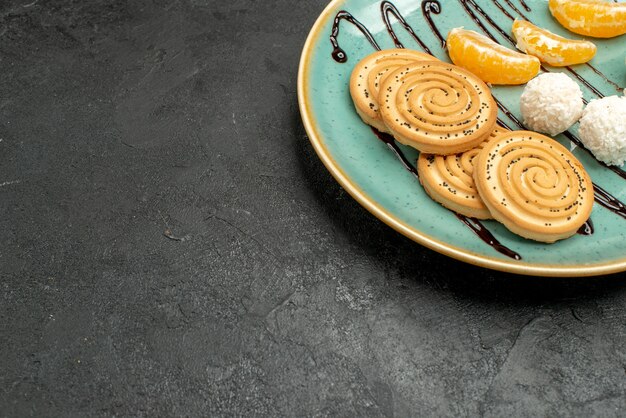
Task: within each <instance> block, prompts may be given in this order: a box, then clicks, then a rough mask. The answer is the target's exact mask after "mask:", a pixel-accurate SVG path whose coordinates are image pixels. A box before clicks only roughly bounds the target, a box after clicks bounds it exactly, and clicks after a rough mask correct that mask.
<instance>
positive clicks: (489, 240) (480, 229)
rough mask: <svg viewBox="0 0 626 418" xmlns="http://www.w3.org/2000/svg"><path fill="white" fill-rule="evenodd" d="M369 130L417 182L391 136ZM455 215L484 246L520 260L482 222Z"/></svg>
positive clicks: (417, 177)
mask: <svg viewBox="0 0 626 418" xmlns="http://www.w3.org/2000/svg"><path fill="white" fill-rule="evenodd" d="M371 129H372V132H374V134H375V135H376V137H377V138H378V139H380V140H381V141H382V142H383V143H385V145H387V146H388V147H389V149H391V151H393V153H394V154H395V155H396V157H398V159H399V160H400V162H401V163H402V165H403V166H404V168H406V169H407V170H408V171H409V172H410V173H411V174H413V176H414V177H415V178H416V179H417V180H418V181H419V173H418V172H417V169H416V168H415V166H414V165H413V164H411V163H410V162H409V160H408V159H407V158H406V155H404V153H403V152H402V150H401V149H400V147H399V146H398V144H396V141H395V139H394V138H393V136H391V135H389V134H386V133H383V132H380V131H379V130H378V129H376V128H371ZM455 215H456V217H457V218H459V220H460V221H461V222H463V223H464V224H465V225H466V226H467V227H468V228H469V229H471V230H472V232H474V233H475V234H476V235H477V236H478V237H479V238H480V239H481V240H483V241H484V242H485V243H486V244H488V245H489V246H491V247H492V248H493V249H494V250H496V251H497V252H499V253H500V254H504V255H506V256H507V257H511V258H513V259H515V260H521V259H522V256H521V255H519V254H518V253H516V252H515V251H513V250H511V249H510V248H508V247H506V246H504V245H502V244H501V243H500V241H498V240H497V239H496V237H494V236H493V234H492V233H491V232H489V230H488V229H487V228H485V226H484V225H483V224H482V222H480V221H479V220H478V219H476V218H470V217H468V216H465V215H460V214H458V213H455Z"/></svg>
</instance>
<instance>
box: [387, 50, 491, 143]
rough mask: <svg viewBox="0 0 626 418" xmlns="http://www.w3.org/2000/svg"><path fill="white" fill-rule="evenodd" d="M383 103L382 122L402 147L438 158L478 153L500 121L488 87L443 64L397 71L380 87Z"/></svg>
mask: <svg viewBox="0 0 626 418" xmlns="http://www.w3.org/2000/svg"><path fill="white" fill-rule="evenodd" d="M379 102H380V103H381V107H380V113H381V116H382V119H383V121H384V122H385V125H386V126H387V127H388V128H389V130H390V131H391V133H392V134H393V135H394V137H395V138H396V139H397V140H398V141H400V142H402V143H404V144H406V145H410V146H413V147H415V148H417V149H419V150H420V151H423V152H428V153H434V154H454V153H457V152H462V151H466V150H468V149H471V148H473V147H475V146H476V145H478V144H479V143H480V142H482V141H483V140H484V139H485V138H486V137H487V135H489V133H490V132H491V131H492V130H493V128H494V126H495V123H496V117H497V108H496V105H495V102H494V100H493V97H492V96H491V93H490V92H489V89H488V88H487V86H486V85H485V83H483V82H482V81H481V80H480V79H478V78H477V77H476V76H474V75H473V74H472V73H470V72H468V71H466V70H464V69H462V68H460V67H456V66H454V65H450V64H446V63H443V62H417V63H412V64H407V65H406V66H403V67H401V68H399V69H398V70H396V71H394V72H393V73H391V74H390V75H388V76H387V77H386V79H385V81H384V82H383V84H382V86H381V90H380V93H379Z"/></svg>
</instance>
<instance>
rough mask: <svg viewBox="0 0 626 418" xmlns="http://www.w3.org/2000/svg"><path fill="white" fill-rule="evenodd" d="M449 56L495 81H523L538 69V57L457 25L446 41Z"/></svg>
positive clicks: (468, 68)
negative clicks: (517, 50)
mask: <svg viewBox="0 0 626 418" xmlns="http://www.w3.org/2000/svg"><path fill="white" fill-rule="evenodd" d="M446 45H447V47H448V54H449V55H450V59H451V60H452V62H454V63H455V64H456V65H458V66H459V67H463V68H465V69H467V70H469V71H471V72H472V73H474V74H476V75H477V76H478V77H479V78H480V79H481V80H483V81H484V82H486V83H492V84H524V83H526V82H528V81H529V80H530V79H531V78H533V77H534V76H536V75H537V73H538V72H539V67H540V66H541V64H540V63H539V59H537V57H533V56H531V55H526V54H520V53H519V52H516V51H513V50H511V49H508V48H505V47H503V46H502V45H499V44H497V43H496V42H494V41H492V40H491V39H489V38H487V37H486V36H484V35H481V34H479V33H476V32H474V31H471V30H466V29H462V28H455V29H452V30H451V31H450V33H448V39H447V41H446Z"/></svg>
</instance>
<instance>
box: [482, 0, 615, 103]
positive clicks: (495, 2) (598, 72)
mask: <svg viewBox="0 0 626 418" xmlns="http://www.w3.org/2000/svg"><path fill="white" fill-rule="evenodd" d="M491 1H492V3H493V4H494V5H495V6H496V7H497V8H498V9H500V11H501V12H502V13H503V14H504V15H505V16H506V17H508V18H509V19H511V20H515V17H513V16H512V15H511V14H510V13H509V12H508V11H507V10H506V9H505V8H504V7H503V6H502V4H501V3H500V2H499V1H498V0H491ZM505 1H506V3H507V4H508V5H509V6H511V8H512V9H513V10H514V11H515V13H517V15H518V16H520V17H521V18H522V19H524V20H526V21H528V22H530V23H533V21H532V20H531V19H530V18H529V17H528V16H526V15H525V14H524V13H522V12H521V11H520V10H519V9H518V8H517V7H515V5H513V4H512V3H511V2H510V1H508V0H505ZM526 10H527V11H529V12H530V11H531V10H530V8H527V9H526ZM533 24H534V23H533ZM583 65H585V66H587V67H589V69H591V71H593V72H594V73H596V74H597V75H599V76H600V77H602V78H603V79H604V81H606V82H607V83H609V84H611V85H612V86H613V87H615V90H617V91H618V92H621V91H622V90H623V88H622V87H620V86H619V84H617V83H616V82H614V81H613V80H610V79H609V78H608V77H607V76H606V75H604V73H602V71H600V70H598V69H597V68H596V67H594V66H593V65H591V64H589V63H588V62H585V63H583ZM565 69H566V70H567V71H569V72H570V73H571V74H572V75H574V76H575V77H576V78H577V79H578V80H579V81H580V82H581V83H583V84H584V85H585V86H587V87H589V86H591V84H588V82H587V80H585V79H584V78H581V77H580V76H579V75H578V73H577V72H575V71H574V70H573V69H572V67H570V66H567V67H565ZM589 88H590V89H591V90H592V91H594V90H596V91H597V89H595V87H589ZM596 91H594V93H596ZM600 94H602V93H600ZM601 97H604V96H601Z"/></svg>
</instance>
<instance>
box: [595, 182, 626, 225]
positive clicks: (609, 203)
mask: <svg viewBox="0 0 626 418" xmlns="http://www.w3.org/2000/svg"><path fill="white" fill-rule="evenodd" d="M593 191H594V196H595V199H596V202H598V203H599V204H600V205H601V206H604V207H605V208H607V209H608V210H610V211H611V212H613V213H614V214H616V215H618V216H621V217H622V218H624V219H626V206H624V204H623V203H622V202H620V201H619V200H617V199H616V198H615V197H614V196H612V195H611V194H609V192H607V191H606V190H604V189H603V188H602V187H600V186H598V185H597V184H595V183H593Z"/></svg>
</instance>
